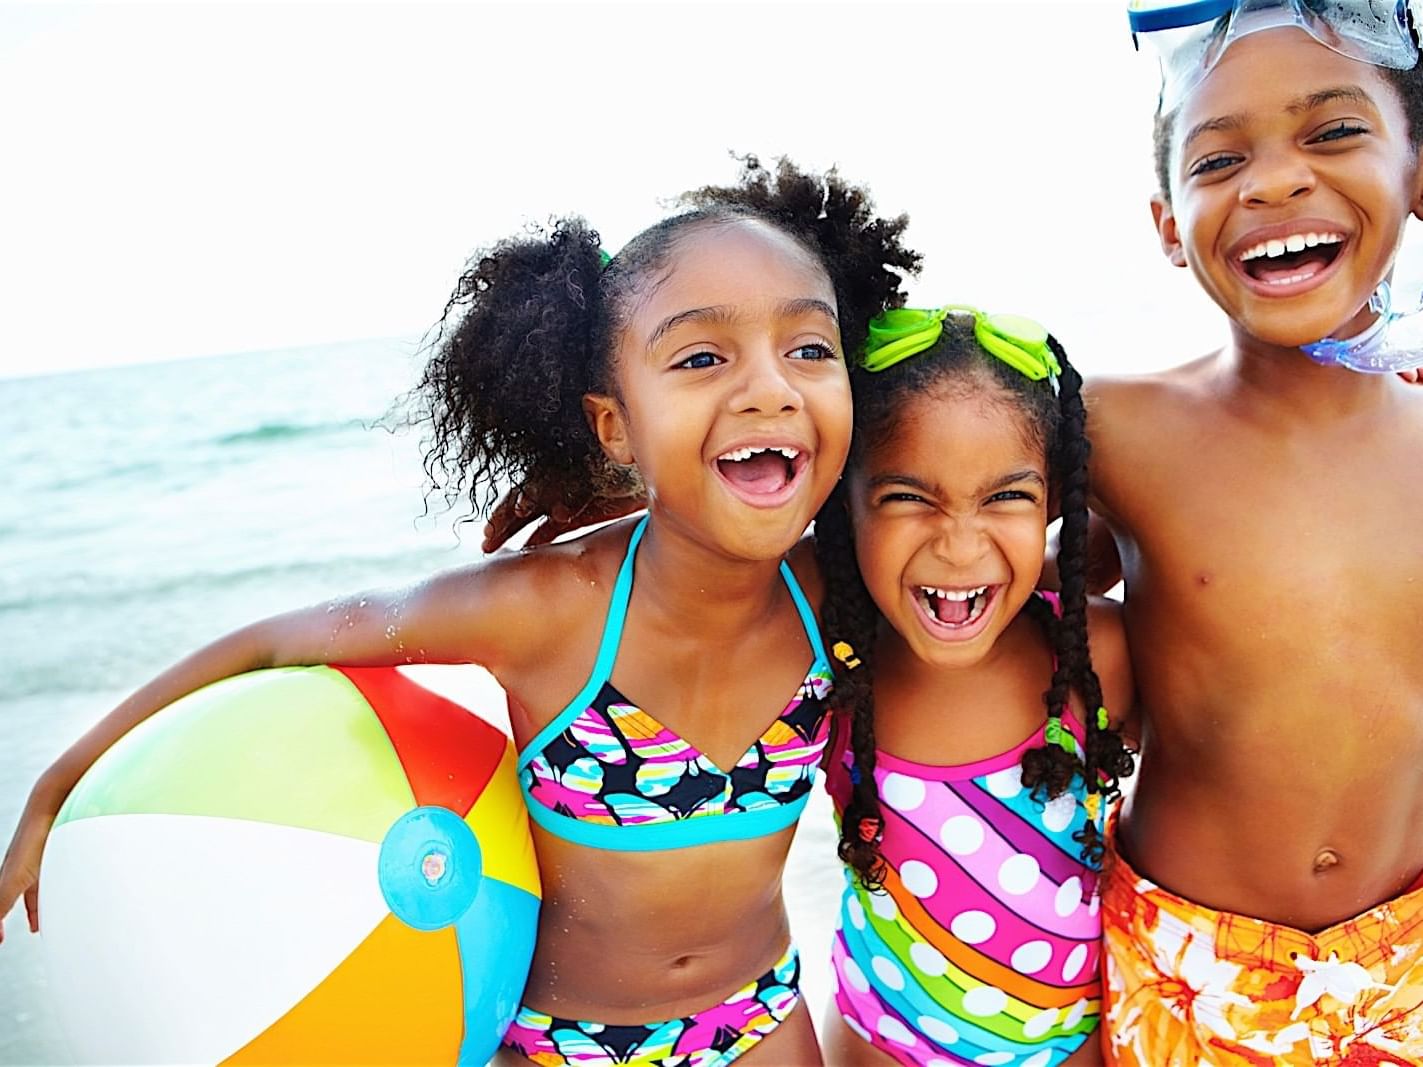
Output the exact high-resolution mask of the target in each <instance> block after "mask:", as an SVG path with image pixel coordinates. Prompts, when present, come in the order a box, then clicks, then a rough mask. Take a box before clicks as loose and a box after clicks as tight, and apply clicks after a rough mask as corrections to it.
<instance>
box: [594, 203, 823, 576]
mask: <svg viewBox="0 0 1423 1067" xmlns="http://www.w3.org/2000/svg"><path fill="white" fill-rule="evenodd" d="M836 314H837V313H836V304H835V292H834V288H833V287H832V285H831V283H830V280H829V278H828V277H827V276H826V274H825V271H824V270H823V269H822V268H821V266H820V264H819V263H818V262H817V261H816V260H815V258H814V257H813V256H812V255H811V254H810V253H809V252H807V251H806V250H805V249H804V248H802V247H801V246H800V245H798V244H797V243H796V242H795V241H794V240H792V239H791V238H790V237H788V236H786V235H785V234H783V233H781V232H779V231H777V230H776V229H774V228H773V227H771V226H768V225H766V224H765V223H761V222H756V221H751V220H739V221H730V222H725V221H723V222H717V223H713V224H709V225H706V226H701V227H698V228H696V229H694V230H691V231H689V232H688V233H687V234H685V235H684V236H682V237H680V238H679V239H678V241H677V244H676V246H675V249H674V251H673V253H672V255H671V257H670V260H669V263H668V265H667V268H666V269H665V270H664V271H662V272H661V273H660V274H659V275H658V276H656V277H653V278H650V279H649V280H648V282H647V284H646V288H645V292H644V293H643V294H642V295H641V296H640V297H639V298H637V301H636V303H635V305H634V306H633V307H632V309H631V312H630V314H629V317H628V321H627V323H626V326H625V328H624V329H623V330H622V333H621V336H620V339H619V342H618V345H617V352H616V356H615V360H614V373H615V374H616V379H617V383H618V390H619V396H617V397H590V398H589V400H588V407H589V413H590V416H591V418H592V420H593V423H594V426H595V429H596V430H597V432H598V433H599V436H600V438H601V439H602V440H603V442H604V446H605V448H607V449H608V451H609V453H610V454H611V455H612V456H613V458H614V459H615V460H616V461H618V462H621V463H636V464H637V466H638V469H639V471H640V472H641V474H642V477H643V481H644V482H645V483H646V485H647V492H648V500H649V503H650V506H651V508H652V509H653V510H654V511H656V512H657V514H658V517H659V522H662V523H664V524H672V525H675V526H676V527H677V528H678V529H679V530H680V531H681V532H682V533H683V534H684V535H687V536H690V537H691V538H692V539H694V540H697V541H701V542H703V543H706V544H708V545H710V546H714V547H715V548H716V549H717V550H718V551H721V552H724V553H726V554H728V555H731V556H735V557H738V558H747V559H768V558H774V557H777V556H780V555H782V554H784V553H785V552H786V551H788V550H789V549H790V548H791V546H792V545H794V544H795V542H796V540H797V539H798V538H799V537H800V536H801V535H802V534H803V533H804V532H805V529H806V527H807V526H808V525H809V524H810V521H811V519H813V518H814V517H815V513H816V511H817V510H819V508H820V505H821V504H823V503H824V501H825V499H826V497H828V496H829V494H830V490H831V489H832V488H833V486H834V484H835V481H836V479H837V478H838V477H839V475H840V471H841V469H842V468H843V466H844V463H845V456H846V454H847V453H848V451H849V442H850V420H851V406H850V386H849V378H848V376H847V374H846V369H845V362H844V359H843V356H842V351H841V345H840V333H839V326H838V323H837V319H836Z"/></svg>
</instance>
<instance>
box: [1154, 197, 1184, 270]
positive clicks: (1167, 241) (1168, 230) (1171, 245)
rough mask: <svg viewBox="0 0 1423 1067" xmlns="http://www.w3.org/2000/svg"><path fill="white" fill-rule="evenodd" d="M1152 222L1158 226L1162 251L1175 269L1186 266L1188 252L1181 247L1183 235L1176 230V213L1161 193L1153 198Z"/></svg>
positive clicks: (1157, 230) (1157, 232)
mask: <svg viewBox="0 0 1423 1067" xmlns="http://www.w3.org/2000/svg"><path fill="white" fill-rule="evenodd" d="M1151 221H1152V222H1153V223H1155V225H1156V236H1157V237H1159V238H1160V239H1161V251H1163V252H1165V253H1166V258H1167V259H1169V260H1170V261H1171V265H1172V266H1174V267H1184V266H1185V265H1186V251H1185V249H1183V248H1182V247H1181V235H1180V233H1179V232H1178V231H1177V229H1176V213H1175V212H1174V211H1172V210H1171V204H1170V203H1169V202H1168V201H1167V199H1166V198H1165V197H1164V196H1162V195H1161V194H1160V193H1157V194H1156V195H1155V196H1153V197H1152V198H1151Z"/></svg>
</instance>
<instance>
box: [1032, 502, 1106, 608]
mask: <svg viewBox="0 0 1423 1067" xmlns="http://www.w3.org/2000/svg"><path fill="white" fill-rule="evenodd" d="M1057 549H1058V543H1057V532H1056V531H1054V532H1053V535H1052V536H1051V537H1050V538H1048V544H1047V558H1046V559H1045V560H1044V561H1043V576H1042V585H1043V586H1044V587H1045V588H1047V589H1059V588H1061V586H1060V585H1059V584H1058V577H1057ZM1121 580H1122V559H1121V556H1120V555H1118V553H1117V541H1116V538H1114V537H1113V536H1112V528H1111V527H1110V526H1108V525H1107V520H1106V519H1104V518H1102V516H1100V515H1098V514H1097V513H1096V512H1095V511H1093V512H1089V513H1088V515H1087V592H1088V593H1089V594H1090V595H1093V596H1101V595H1103V594H1105V593H1106V592H1107V591H1108V590H1109V589H1111V588H1112V586H1114V585H1116V584H1117V583H1118V582H1120V581H1121Z"/></svg>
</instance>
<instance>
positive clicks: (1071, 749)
mask: <svg viewBox="0 0 1423 1067" xmlns="http://www.w3.org/2000/svg"><path fill="white" fill-rule="evenodd" d="M1043 740H1044V741H1046V742H1047V743H1048V744H1049V745H1056V746H1057V747H1058V748H1060V749H1062V750H1063V751H1064V752H1066V753H1067V754H1068V755H1069V756H1075V755H1077V738H1075V737H1073V736H1072V731H1071V730H1067V729H1064V728H1063V725H1062V719H1060V718H1059V717H1058V716H1056V715H1053V716H1051V717H1050V718H1049V719H1048V721H1047V729H1045V730H1044V731H1043Z"/></svg>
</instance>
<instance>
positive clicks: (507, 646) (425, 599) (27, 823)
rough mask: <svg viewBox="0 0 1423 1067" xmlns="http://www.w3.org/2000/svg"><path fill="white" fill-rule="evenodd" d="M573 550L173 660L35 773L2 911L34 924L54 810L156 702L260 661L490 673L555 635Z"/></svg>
mask: <svg viewBox="0 0 1423 1067" xmlns="http://www.w3.org/2000/svg"><path fill="white" fill-rule="evenodd" d="M573 549H574V546H569V547H568V548H566V549H564V550H562V551H560V550H558V549H555V550H553V552H551V553H549V554H548V555H545V554H543V553H534V554H530V555H525V556H509V557H506V558H502V559H499V560H493V561H490V562H488V563H485V564H481V565H477V566H473V567H466V568H461V569H458V570H452V571H447V572H444V573H442V574H439V575H436V576H435V577H433V578H431V579H429V580H427V581H424V582H422V583H420V584H418V585H416V586H413V587H411V588H409V589H406V590H400V591H387V592H372V593H366V594H362V595H360V596H355V597H351V598H348V599H345V600H335V601H330V602H327V603H323V604H317V605H314V606H312V607H309V608H303V609H301V610H299V611H292V612H288V613H286V614H284V615H275V616H273V617H271V618H269V619H263V620H262V621H261V622H256V623H253V624H252V625H250V626H244V627H243V628H242V629H240V630H236V631H234V632H233V633H230V634H228V635H227V636H225V637H221V638H219V639H218V640H216V641H214V642H213V643H212V644H210V645H207V646H205V647H203V648H201V649H199V650H198V651H196V652H194V653H193V654H192V655H190V656H188V657H187V658H185V659H183V660H181V661H179V662H178V663H176V664H175V665H174V666H172V667H170V668H169V669H168V670H166V671H164V672H163V673H162V674H160V675H159V676H158V677H156V678H154V679H153V680H152V681H151V682H149V683H148V684H147V685H145V686H143V687H142V688H140V689H139V690H137V691H136V692H135V693H133V694H132V695H131V696H130V697H128V699H126V700H124V701H123V702H122V703H121V704H119V705H118V706H117V707H116V708H114V709H113V710H112V711H111V712H109V713H108V714H107V715H105V716H104V717H103V718H102V719H100V720H99V721H98V722H97V723H95V724H94V726H93V727H91V728H90V729H89V731H88V732H87V733H85V734H84V736H82V737H81V738H79V740H78V741H76V742H75V743H74V744H73V745H71V746H70V747H69V748H68V750H66V751H65V752H64V753H63V754H62V755H61V756H60V757H59V758H58V759H57V760H56V761H55V762H54V763H53V764H52V765H51V766H50V767H49V768H48V769H47V770H46V771H45V772H44V773H43V774H42V775H41V776H40V778H39V781H38V782H37V783H36V784H35V786H34V788H33V789H32V790H31V793H30V796H29V800H28V802H27V803H26V805H25V809H24V812H23V813H22V814H21V817H20V822H19V826H18V827H17V829H16V831H15V835H14V837H13V839H12V840H11V842H10V845H9V848H8V849H7V850H6V852H5V859H4V863H3V865H0V920H3V918H4V916H5V915H6V914H7V913H8V912H9V910H10V908H11V907H12V906H13V905H14V903H15V900H16V898H17V897H19V896H20V895H21V894H23V895H24V897H25V905H26V911H27V912H28V914H29V923H30V929H31V930H32V931H33V930H38V928H39V900H38V882H39V869H40V859H41V857H42V855H43V851H44V842H45V839H46V838H47V837H48V836H49V831H50V828H51V826H52V825H53V823H54V819H55V816H56V815H57V814H58V813H59V809H60V807H61V806H62V805H63V803H64V800H65V798H66V797H67V796H68V795H69V793H70V791H71V790H72V789H73V788H74V785H75V783H77V782H78V781H79V779H80V778H81V777H82V776H83V774H84V772H85V771H87V770H88V769H89V767H90V766H92V765H93V763H94V761H95V760H97V759H98V758H99V756H101V755H102V754H103V753H104V752H105V751H106V750H108V748H109V747H110V746H112V745H113V744H114V742H115V741H117V740H118V739H119V738H120V737H122V736H123V735H124V734H126V733H127V732H128V731H129V730H131V729H133V727H134V726H136V725H138V724H139V723H141V722H142V721H143V720H144V719H147V718H148V717H149V716H150V715H152V714H153V713H154V712H156V711H158V710H159V709H160V708H164V707H166V706H167V705H169V704H171V703H173V701H175V700H177V699H178V698H179V697H183V696H186V695H187V694H188V693H191V692H194V691H195V690H197V689H201V688H202V687H203V686H205V685H208V684H209V683H211V682H216V681H218V680H220V679H222V678H227V677H230V676H232V675H234V674H241V673H243V672H245V671H252V670H259V669H261V668H264V667H283V666H295V665H311V664H319V663H340V664H346V665H350V666H375V665H395V664H402V663H420V662H430V663H480V664H482V665H484V666H485V667H487V668H488V669H489V670H490V671H491V672H493V673H494V674H495V675H496V676H497V675H498V674H499V673H500V672H501V670H502V669H504V668H505V667H506V666H509V665H512V664H517V663H527V662H538V661H539V657H542V656H548V655H550V654H551V653H552V651H553V648H552V645H553V644H555V643H556V640H555V639H556V636H557V634H558V633H559V629H558V627H559V626H560V625H561V614H560V611H559V608H558V605H562V604H567V603H568V602H569V601H570V599H576V597H573V598H570V596H569V595H568V594H569V589H568V588H567V587H566V586H565V582H566V580H567V579H566V573H567V571H568V570H569V568H568V567H567V566H566V563H567V561H568V560H569V558H570V557H574V558H575V559H576V558H578V557H577V556H576V555H575V552H574V551H573ZM550 557H557V558H550ZM573 569H574V570H575V571H576V570H577V569H578V568H577V567H575V568H573ZM3 940H4V928H3V923H0V941H3Z"/></svg>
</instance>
